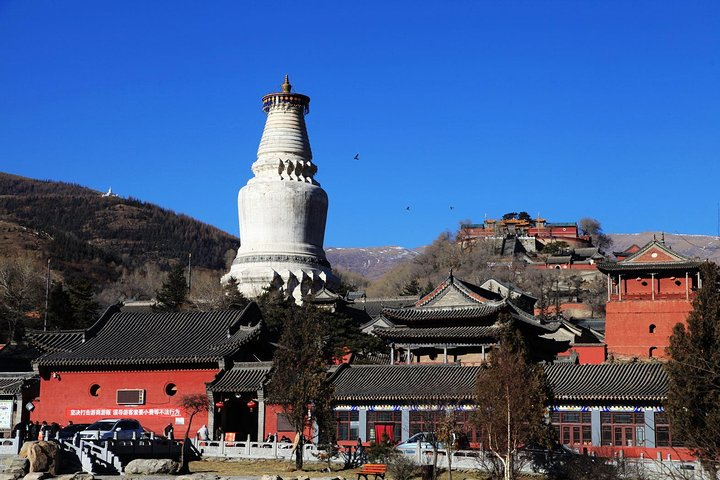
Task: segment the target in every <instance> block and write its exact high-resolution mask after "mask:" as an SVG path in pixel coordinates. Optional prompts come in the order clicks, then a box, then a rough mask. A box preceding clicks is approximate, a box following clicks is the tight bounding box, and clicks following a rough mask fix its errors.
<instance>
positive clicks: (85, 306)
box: [68, 278, 100, 328]
mask: <svg viewBox="0 0 720 480" xmlns="http://www.w3.org/2000/svg"><path fill="white" fill-rule="evenodd" d="M68 296H69V298H70V305H71V306H72V316H73V327H74V328H87V327H89V326H90V325H92V324H93V323H94V322H95V320H97V315H98V310H99V309H100V304H98V302H96V301H95V292H94V290H93V286H92V284H90V282H88V281H87V280H86V279H84V278H75V279H72V280H71V281H70V282H68Z"/></svg>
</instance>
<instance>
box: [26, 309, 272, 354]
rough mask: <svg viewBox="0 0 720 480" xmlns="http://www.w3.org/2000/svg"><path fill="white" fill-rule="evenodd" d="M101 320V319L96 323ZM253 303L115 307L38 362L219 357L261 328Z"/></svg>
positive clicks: (249, 340)
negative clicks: (79, 338) (67, 346)
mask: <svg viewBox="0 0 720 480" xmlns="http://www.w3.org/2000/svg"><path fill="white" fill-rule="evenodd" d="M96 325H97V324H96ZM261 327H262V320H261V315H260V311H259V309H258V308H257V305H256V304H255V303H251V304H250V305H248V307H246V308H245V310H242V311H241V310H229V311H211V312H199V311H183V312H173V313H162V312H118V311H117V310H115V311H114V312H111V313H110V314H109V315H108V316H107V318H106V320H105V321H104V323H103V324H102V325H97V327H96V326H93V328H96V329H97V332H96V333H95V335H94V336H93V337H92V338H89V339H87V340H86V341H85V342H84V343H82V344H81V345H80V346H78V347H77V348H76V349H74V350H73V351H69V352H66V351H58V352H53V353H49V354H47V355H44V356H43V357H40V358H39V359H38V360H37V364H38V365H40V366H100V365H115V366H119V365H175V364H180V363H182V364H207V363H214V362H217V361H219V360H221V359H223V358H225V357H227V356H230V355H232V354H234V353H235V352H237V351H238V350H239V348H240V347H241V346H242V345H244V344H246V343H248V342H251V341H253V340H255V339H257V338H258V337H259V336H260V334H261Z"/></svg>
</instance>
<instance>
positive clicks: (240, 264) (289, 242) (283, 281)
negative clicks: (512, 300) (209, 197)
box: [222, 76, 338, 303]
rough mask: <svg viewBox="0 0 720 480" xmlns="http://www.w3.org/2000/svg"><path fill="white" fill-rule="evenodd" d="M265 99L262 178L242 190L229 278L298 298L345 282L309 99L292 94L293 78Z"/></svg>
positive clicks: (249, 291) (248, 290) (247, 288)
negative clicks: (309, 125)
mask: <svg viewBox="0 0 720 480" xmlns="http://www.w3.org/2000/svg"><path fill="white" fill-rule="evenodd" d="M262 103H263V111H264V112H265V113H266V114H267V120H266V123H265V129H264V131H263V134H262V138H261V139H260V147H259V148H258V153H257V160H256V161H255V163H253V165H252V171H253V173H254V174H255V176H254V177H253V178H251V179H250V180H249V181H248V183H247V185H245V186H244V187H243V188H242V189H240V193H239V196H238V212H239V217H240V243H241V244H240V248H239V249H238V252H237V257H236V258H235V260H234V261H233V264H232V266H231V268H230V272H228V273H227V274H226V275H225V276H224V277H223V279H222V280H223V282H226V281H227V280H228V279H229V278H230V277H234V278H235V279H236V280H237V282H238V288H239V290H240V291H241V292H242V293H243V294H245V295H246V296H248V297H250V298H252V297H257V296H258V295H260V294H261V293H262V292H263V289H264V288H266V287H268V286H269V285H273V286H274V287H276V288H282V289H283V290H284V291H285V293H286V294H288V295H291V296H293V297H294V298H295V300H296V301H297V302H298V303H299V302H301V301H302V299H303V298H304V297H306V296H308V295H311V294H313V293H315V292H318V291H320V290H321V289H322V288H323V287H324V286H325V285H326V284H328V285H329V286H331V287H332V286H334V285H335V284H337V283H338V281H337V279H336V278H335V276H334V275H333V274H332V272H331V269H330V263H329V262H328V261H327V258H326V257H325V251H324V250H323V241H324V237H325V222H326V219H327V209H328V197H327V194H326V193H325V190H323V189H322V188H321V187H320V184H319V183H318V182H317V181H316V180H315V174H316V173H317V167H316V166H315V164H314V163H313V161H312V152H311V150H310V141H309V140H308V134H307V129H306V126H305V115H306V114H307V113H308V112H309V105H310V98H309V97H307V96H305V95H302V94H299V93H295V92H293V91H292V85H290V81H289V80H288V77H287V76H286V77H285V83H284V84H283V85H282V91H281V92H278V93H270V94H268V95H265V96H264V97H263V99H262Z"/></svg>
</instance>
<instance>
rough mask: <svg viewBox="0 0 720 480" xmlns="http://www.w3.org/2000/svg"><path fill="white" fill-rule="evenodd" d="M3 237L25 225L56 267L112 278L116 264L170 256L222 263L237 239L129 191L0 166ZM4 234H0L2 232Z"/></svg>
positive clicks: (214, 265)
mask: <svg viewBox="0 0 720 480" xmlns="http://www.w3.org/2000/svg"><path fill="white" fill-rule="evenodd" d="M0 220H2V221H3V222H5V223H4V227H3V229H4V236H5V237H9V236H10V235H11V233H12V229H13V225H15V226H17V228H16V230H18V229H19V230H22V228H23V227H24V228H26V229H29V230H30V231H31V232H32V233H33V234H35V235H36V236H38V237H39V238H44V241H43V242H40V243H39V245H38V247H37V248H38V249H42V250H46V251H44V252H42V253H44V254H45V255H46V256H48V257H50V258H52V260H53V264H54V266H55V267H56V269H58V270H60V271H63V272H66V273H68V274H72V273H77V274H82V275H85V276H91V277H92V278H93V279H94V280H96V281H99V282H107V281H113V280H116V279H117V278H118V276H119V275H120V274H121V273H122V271H123V268H125V269H135V268H138V267H140V266H144V265H146V264H147V263H148V262H153V263H157V264H158V265H160V266H161V267H164V266H166V265H167V264H168V263H169V262H172V261H174V260H180V259H182V261H185V259H186V258H187V256H188V253H192V260H193V264H194V265H197V266H199V267H204V268H208V269H213V270H216V269H224V268H225V264H226V258H227V257H232V255H233V250H234V249H235V248H237V246H238V244H239V240H238V239H237V238H235V237H233V236H232V235H229V234H227V233H225V232H223V231H221V230H219V229H217V228H215V227H212V226H210V225H207V224H204V223H201V222H199V221H197V220H194V219H192V218H190V217H188V216H186V215H178V214H176V213H175V212H172V211H170V210H166V209H163V208H160V207H158V206H156V205H153V204H150V203H146V202H142V201H140V200H136V199H133V198H121V197H115V196H110V197H105V196H102V194H101V192H97V191H94V190H91V189H88V188H85V187H81V186H79V185H74V184H68V183H62V182H52V181H40V180H33V179H28V178H23V177H19V176H15V175H9V174H4V173H0ZM6 239H7V238H6Z"/></svg>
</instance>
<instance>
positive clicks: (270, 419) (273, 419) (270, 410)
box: [263, 403, 313, 441]
mask: <svg viewBox="0 0 720 480" xmlns="http://www.w3.org/2000/svg"><path fill="white" fill-rule="evenodd" d="M282 413H283V408H282V405H278V404H271V403H270V404H266V405H265V425H264V428H265V431H264V432H263V437H267V436H268V435H270V434H275V433H277V435H278V438H282V436H283V435H285V436H286V437H287V438H289V439H290V440H291V441H292V440H295V432H294V431H293V430H278V414H282ZM312 437H313V433H312V429H311V428H310V427H307V428H306V429H305V438H312Z"/></svg>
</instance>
